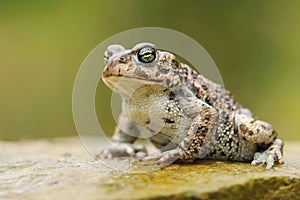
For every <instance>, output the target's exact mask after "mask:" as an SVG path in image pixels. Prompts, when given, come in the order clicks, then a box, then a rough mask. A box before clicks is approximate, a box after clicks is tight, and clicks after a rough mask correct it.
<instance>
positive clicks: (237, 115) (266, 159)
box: [98, 43, 284, 168]
mask: <svg viewBox="0 0 300 200" xmlns="http://www.w3.org/2000/svg"><path fill="white" fill-rule="evenodd" d="M105 63H106V68H105V69H104V71H103V80H104V82H105V84H106V85H107V86H109V87H110V88H111V89H113V90H114V91H116V92H118V93H119V94H120V95H121V96H122V99H123V105H122V108H123V112H122V113H121V115H120V117H119V120H118V126H117V128H116V130H115V133H114V135H113V138H112V139H113V140H114V141H115V142H116V143H117V146H112V147H106V148H104V149H102V150H101V151H100V153H99V154H98V157H100V158H112V157H119V156H136V157H139V156H141V155H143V156H141V157H143V158H141V161H143V162H144V163H153V162H154V163H155V164H157V165H158V166H159V167H161V168H163V167H165V166H166V165H168V164H169V163H171V162H173V161H175V160H177V161H180V162H193V161H194V160H196V159H218V160H232V161H251V160H253V161H252V164H253V165H257V164H264V163H266V164H267V168H271V167H272V166H273V165H274V162H275V161H278V162H279V163H281V164H283V163H284V162H283V159H282V141H281V140H280V139H277V135H276V132H275V131H274V129H273V128H272V126H271V125H270V124H268V123H267V122H264V121H261V120H258V119H256V118H255V117H253V115H252V114H251V112H250V111H249V110H248V109H245V108H243V107H242V106H241V105H240V104H238V103H237V102H236V101H235V100H234V99H233V97H232V96H231V94H230V92H229V91H227V90H225V89H224V88H223V87H222V86H221V85H219V84H216V83H214V82H212V81H210V80H209V79H207V78H205V77H203V76H202V75H200V74H198V73H197V72H196V71H194V70H192V69H191V68H190V67H189V66H187V65H185V64H182V63H180V62H179V60H178V59H176V57H175V56H174V55H173V54H171V53H169V52H164V51H159V50H157V49H156V47H155V46H154V45H153V44H150V43H141V44H138V45H136V46H135V47H133V48H132V49H131V50H126V49H125V48H124V47H123V46H120V45H111V46H109V47H108V49H107V51H106V52H105ZM139 137H147V138H149V139H150V141H151V142H152V143H153V144H154V145H155V146H156V147H157V148H158V149H160V152H159V153H155V154H142V152H145V149H144V148H142V147H140V146H135V145H133V143H134V141H135V140H136V139H137V138H139ZM144 156H145V157H144Z"/></svg>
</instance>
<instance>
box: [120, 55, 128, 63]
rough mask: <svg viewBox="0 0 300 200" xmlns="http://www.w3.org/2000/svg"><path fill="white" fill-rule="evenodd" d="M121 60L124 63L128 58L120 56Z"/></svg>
mask: <svg viewBox="0 0 300 200" xmlns="http://www.w3.org/2000/svg"><path fill="white" fill-rule="evenodd" d="M119 61H120V62H122V63H126V61H127V59H126V58H125V57H124V56H121V57H120V58H119Z"/></svg>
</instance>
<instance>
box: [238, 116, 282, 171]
mask: <svg viewBox="0 0 300 200" xmlns="http://www.w3.org/2000/svg"><path fill="white" fill-rule="evenodd" d="M235 128H236V129H237V130H238V133H239V135H240V136H241V137H242V138H243V139H244V140H246V141H247V142H248V143H252V144H255V145H256V146H257V151H258V152H256V153H255V155H254V158H253V161H252V163H251V164H252V165H259V164H265V163H266V164H267V167H266V168H267V169H270V168H272V167H273V165H274V162H275V161H278V162H279V163H280V164H283V163H284V161H283V158H282V150H283V143H282V141H281V140H280V139H278V138H276V136H277V134H276V132H275V130H274V129H273V127H272V126H271V125H270V124H268V123H267V122H264V121H261V120H257V119H254V118H253V117H252V116H250V115H246V114H236V116H235Z"/></svg>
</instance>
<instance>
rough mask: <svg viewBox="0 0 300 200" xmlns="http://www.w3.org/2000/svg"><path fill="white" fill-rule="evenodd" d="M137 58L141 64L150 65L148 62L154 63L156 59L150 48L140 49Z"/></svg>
mask: <svg viewBox="0 0 300 200" xmlns="http://www.w3.org/2000/svg"><path fill="white" fill-rule="evenodd" d="M137 57H138V59H139V61H141V62H143V63H150V62H152V61H154V60H155V58H156V53H155V49H153V48H151V47H145V48H142V49H140V50H139V51H138V53H137Z"/></svg>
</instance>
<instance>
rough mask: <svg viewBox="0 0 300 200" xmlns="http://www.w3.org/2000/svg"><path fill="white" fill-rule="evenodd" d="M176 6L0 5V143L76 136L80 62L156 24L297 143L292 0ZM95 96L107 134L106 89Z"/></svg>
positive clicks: (299, 43) (298, 63)
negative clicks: (191, 44) (113, 40)
mask: <svg viewBox="0 0 300 200" xmlns="http://www.w3.org/2000/svg"><path fill="white" fill-rule="evenodd" d="M182 2H183V1H174V0H172V1H138V0H136V1H72V2H71V1H70V2H68V1H55V0H51V1H21V0H20V1H17V0H13V1H0V91H1V99H0V110H1V111H0V139H19V138H40V137H54V136H70V135H76V134H77V133H76V130H75V126H74V123H73V118H72V87H73V82H74V79H75V76H76V72H77V70H78V69H79V67H80V64H81V63H82V61H83V60H84V58H85V57H86V55H87V54H88V53H89V52H90V51H91V50H92V49H93V48H94V47H95V46H96V45H97V44H99V43H100V42H101V41H103V40H105V39H106V38H108V37H110V36H111V35H113V34H116V33H119V32H121V31H125V30H127V29H132V28H137V27H143V26H157V27H165V28H170V29H174V30H177V31H180V32H182V33H185V34H187V35H189V36H191V37H192V38H194V39H195V40H197V41H198V42H199V43H200V44H201V45H202V46H203V47H204V48H205V49H206V50H207V51H208V52H209V53H210V55H211V57H212V58H213V59H214V61H215V62H216V64H217V66H218V67H219V70H220V72H221V74H222V75H223V80H224V83H225V86H226V88H227V89H229V90H230V91H232V93H233V94H234V96H235V98H236V99H237V100H238V101H239V102H240V103H241V104H243V105H244V106H246V107H249V108H250V109H251V110H252V111H253V113H255V115H257V116H258V117H260V118H262V119H264V120H266V121H268V122H270V123H271V124H273V126H274V127H275V128H276V129H277V130H278V132H279V133H280V137H281V138H283V139H285V140H299V139H300V135H299V133H300V128H299V126H300V125H299V119H300V118H299V113H300V101H299V100H300V93H299V86H300V78H299V75H300V73H299V72H300V12H299V10H300V1H296V0H295V1H271V0H270V1H185V2H184V3H182ZM98 90H99V91H100V90H103V91H101V92H99V93H101V94H102V95H103V94H105V95H104V96H105V98H104V96H102V97H101V96H100V95H98V94H97V95H96V101H97V105H96V108H97V111H98V113H99V119H100V120H101V125H103V126H104V129H105V130H106V131H108V132H112V131H113V128H114V121H113V118H112V116H111V113H110V101H109V98H110V91H109V89H107V88H104V85H103V83H100V84H99V87H98ZM103 92H104V93H103Z"/></svg>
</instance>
